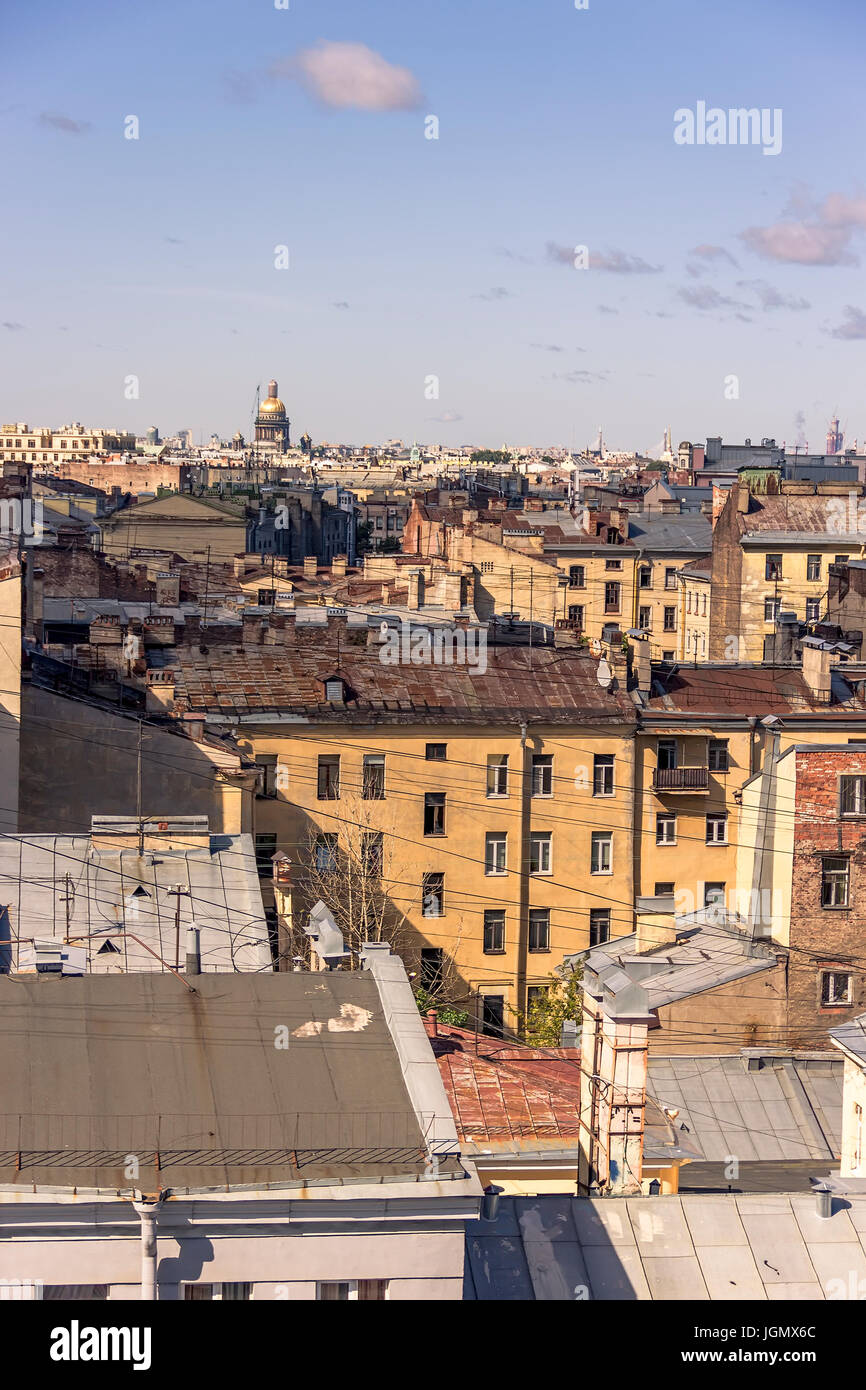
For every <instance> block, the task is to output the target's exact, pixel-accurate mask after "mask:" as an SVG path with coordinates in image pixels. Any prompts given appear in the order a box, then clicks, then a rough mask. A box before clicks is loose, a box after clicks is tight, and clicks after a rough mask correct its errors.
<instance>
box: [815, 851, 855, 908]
mask: <svg viewBox="0 0 866 1390" xmlns="http://www.w3.org/2000/svg"><path fill="white" fill-rule="evenodd" d="M848 878H849V864H848V860H847V859H841V858H831V857H830V856H829V855H823V856H822V858H821V906H822V907H847V906H848Z"/></svg>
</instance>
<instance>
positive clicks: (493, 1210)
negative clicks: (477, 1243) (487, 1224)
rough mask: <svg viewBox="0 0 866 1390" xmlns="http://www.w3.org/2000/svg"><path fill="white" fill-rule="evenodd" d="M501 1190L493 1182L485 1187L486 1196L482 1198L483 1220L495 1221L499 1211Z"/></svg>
mask: <svg viewBox="0 0 866 1390" xmlns="http://www.w3.org/2000/svg"><path fill="white" fill-rule="evenodd" d="M499 1191H500V1189H499V1188H498V1187H494V1186H493V1185H492V1184H491V1186H490V1187H485V1189H484V1196H483V1197H482V1199H481V1220H482V1221H495V1220H496V1217H497V1215H498V1213H499Z"/></svg>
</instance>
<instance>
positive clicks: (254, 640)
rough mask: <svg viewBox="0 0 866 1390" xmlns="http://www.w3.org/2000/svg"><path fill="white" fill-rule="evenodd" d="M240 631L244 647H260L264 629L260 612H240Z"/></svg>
mask: <svg viewBox="0 0 866 1390" xmlns="http://www.w3.org/2000/svg"><path fill="white" fill-rule="evenodd" d="M241 631H242V634H243V645H244V647H260V646H261V645H262V640H263V638H264V631H265V620H264V618H263V617H262V615H261V613H251V612H249V611H248V610H244V612H242V613H241Z"/></svg>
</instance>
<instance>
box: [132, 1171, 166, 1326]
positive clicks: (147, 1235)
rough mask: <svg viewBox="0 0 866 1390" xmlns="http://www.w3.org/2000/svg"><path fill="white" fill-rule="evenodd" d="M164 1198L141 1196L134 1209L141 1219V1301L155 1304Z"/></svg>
mask: <svg viewBox="0 0 866 1390" xmlns="http://www.w3.org/2000/svg"><path fill="white" fill-rule="evenodd" d="M162 1202H163V1197H162V1193H159V1195H158V1196H156V1197H145V1196H144V1195H143V1194H139V1195H138V1197H137V1198H134V1199H133V1203H132V1205H133V1207H134V1208H135V1210H136V1211H137V1213H138V1215H139V1217H140V1218H141V1301H142V1303H155V1302H156V1301H157V1299H156V1222H157V1217H158V1216H159V1212H160V1208H161V1207H162Z"/></svg>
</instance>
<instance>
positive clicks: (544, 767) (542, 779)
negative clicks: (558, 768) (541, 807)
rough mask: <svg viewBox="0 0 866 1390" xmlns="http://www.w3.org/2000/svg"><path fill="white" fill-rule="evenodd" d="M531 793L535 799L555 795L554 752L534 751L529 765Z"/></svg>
mask: <svg viewBox="0 0 866 1390" xmlns="http://www.w3.org/2000/svg"><path fill="white" fill-rule="evenodd" d="M529 779H530V780H529V794H530V796H531V797H532V798H533V800H545V799H549V798H550V797H552V796H553V754H552V753H533V754H532V756H531V760H530V766H529Z"/></svg>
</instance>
